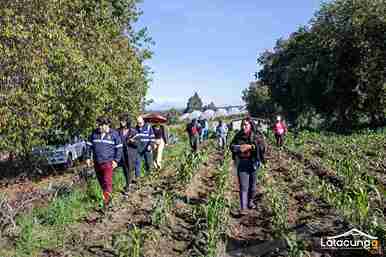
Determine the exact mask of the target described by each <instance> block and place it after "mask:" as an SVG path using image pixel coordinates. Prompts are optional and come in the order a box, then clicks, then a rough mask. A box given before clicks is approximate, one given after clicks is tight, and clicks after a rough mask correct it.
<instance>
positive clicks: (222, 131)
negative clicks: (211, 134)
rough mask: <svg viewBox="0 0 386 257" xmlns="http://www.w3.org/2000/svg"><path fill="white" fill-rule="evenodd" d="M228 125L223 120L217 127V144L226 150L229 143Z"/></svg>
mask: <svg viewBox="0 0 386 257" xmlns="http://www.w3.org/2000/svg"><path fill="white" fill-rule="evenodd" d="M227 135H228V127H227V125H226V124H225V123H223V121H222V120H220V121H219V122H218V125H217V127H216V137H217V145H218V147H219V149H222V150H224V148H225V146H226V143H227Z"/></svg>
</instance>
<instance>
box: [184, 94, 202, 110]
mask: <svg viewBox="0 0 386 257" xmlns="http://www.w3.org/2000/svg"><path fill="white" fill-rule="evenodd" d="M195 110H198V111H201V110H202V100H201V98H200V97H199V96H198V94H197V92H196V93H194V95H193V96H192V97H190V98H189V99H188V103H187V104H186V109H185V113H187V112H192V111H195Z"/></svg>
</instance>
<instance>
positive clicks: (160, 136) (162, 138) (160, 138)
mask: <svg viewBox="0 0 386 257" xmlns="http://www.w3.org/2000/svg"><path fill="white" fill-rule="evenodd" d="M153 131H154V137H155V148H154V151H153V153H154V156H153V159H154V167H155V168H156V169H158V170H159V169H161V168H162V154H163V150H164V147H165V146H167V144H168V133H167V129H166V127H165V126H164V125H162V124H160V123H157V124H155V125H153Z"/></svg>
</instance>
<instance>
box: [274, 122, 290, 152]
mask: <svg viewBox="0 0 386 257" xmlns="http://www.w3.org/2000/svg"><path fill="white" fill-rule="evenodd" d="M287 131H288V129H287V126H286V125H285V123H284V122H283V121H282V119H281V117H280V116H277V118H276V123H275V125H274V126H273V133H274V135H275V138H276V145H277V146H279V147H280V146H283V144H284V136H285V134H286V133H287Z"/></svg>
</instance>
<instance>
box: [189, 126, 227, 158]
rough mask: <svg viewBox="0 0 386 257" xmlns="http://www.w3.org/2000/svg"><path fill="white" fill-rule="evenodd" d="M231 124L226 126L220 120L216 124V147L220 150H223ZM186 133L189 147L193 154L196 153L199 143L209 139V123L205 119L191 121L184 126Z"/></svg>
mask: <svg viewBox="0 0 386 257" xmlns="http://www.w3.org/2000/svg"><path fill="white" fill-rule="evenodd" d="M232 127H233V126H232V123H230V124H226V123H225V122H223V121H222V120H220V121H219V122H218V125H217V126H216V128H215V134H216V138H217V145H218V147H219V148H220V149H223V150H224V149H225V147H226V144H227V138H228V131H229V130H232ZM186 132H187V134H188V137H189V143H190V147H191V148H192V151H193V152H197V151H198V149H199V145H200V143H202V142H204V141H205V140H208V138H209V123H208V120H206V119H192V121H191V122H190V123H188V124H187V126H186Z"/></svg>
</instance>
